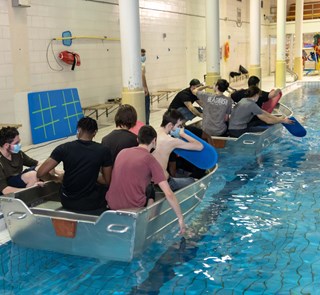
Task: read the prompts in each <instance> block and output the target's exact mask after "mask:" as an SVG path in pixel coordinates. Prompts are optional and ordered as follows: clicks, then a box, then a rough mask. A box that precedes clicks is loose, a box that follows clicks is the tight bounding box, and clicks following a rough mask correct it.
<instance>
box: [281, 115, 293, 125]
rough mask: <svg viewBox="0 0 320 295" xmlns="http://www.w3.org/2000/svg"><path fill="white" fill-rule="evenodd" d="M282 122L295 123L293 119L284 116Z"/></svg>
mask: <svg viewBox="0 0 320 295" xmlns="http://www.w3.org/2000/svg"><path fill="white" fill-rule="evenodd" d="M281 123H285V124H293V123H294V121H293V120H290V119H289V118H286V117H285V118H283V120H282V122H281Z"/></svg>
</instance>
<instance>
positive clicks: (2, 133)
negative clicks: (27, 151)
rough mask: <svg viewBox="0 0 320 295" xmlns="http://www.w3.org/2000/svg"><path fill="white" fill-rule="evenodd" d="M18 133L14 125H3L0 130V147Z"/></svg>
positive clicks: (11, 140)
mask: <svg viewBox="0 0 320 295" xmlns="http://www.w3.org/2000/svg"><path fill="white" fill-rule="evenodd" d="M17 135H19V131H18V129H17V128H15V127H9V126H8V127H3V128H1V130H0V146H1V147H2V146H3V145H4V144H5V143H11V142H13V141H14V138H15V137H16V136H17Z"/></svg>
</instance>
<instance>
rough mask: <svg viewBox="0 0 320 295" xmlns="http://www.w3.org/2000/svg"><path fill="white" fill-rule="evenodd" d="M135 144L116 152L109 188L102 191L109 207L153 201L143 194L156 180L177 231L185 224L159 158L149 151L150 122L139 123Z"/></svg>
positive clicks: (152, 132) (154, 138) (152, 138)
mask: <svg viewBox="0 0 320 295" xmlns="http://www.w3.org/2000/svg"><path fill="white" fill-rule="evenodd" d="M138 142H139V146H137V147H132V148H128V149H123V150H122V151H121V152H120V153H119V154H118V156H117V158H116V160H115V163H114V166H113V170H112V181H111V184H110V188H109V190H108V192H107V193H106V200H107V203H108V207H109V208H110V209H111V210H120V209H129V208H143V207H146V206H148V205H151V204H153V203H154V199H151V198H149V199H148V198H147V197H146V187H147V185H148V184H149V183H150V182H151V179H152V180H153V181H154V183H155V184H158V185H159V187H160V189H161V190H162V191H163V192H164V194H165V197H166V198H167V200H168V202H169V204H170V206H171V207H172V209H173V210H174V212H175V213H176V215H177V217H178V222H179V226H180V233H181V234H183V233H184V232H185V224H184V219H183V215H182V213H181V209H180V205H179V203H178V201H177V198H176V196H175V194H174V193H173V191H172V190H171V188H170V186H169V184H168V181H167V178H166V176H165V175H164V172H163V169H162V167H161V165H160V164H159V162H158V161H157V160H156V159H155V158H154V157H153V155H152V154H151V153H150V151H151V150H152V149H155V148H156V145H157V132H156V131H155V130H154V128H153V127H152V126H142V127H141V128H140V130H139V133H138Z"/></svg>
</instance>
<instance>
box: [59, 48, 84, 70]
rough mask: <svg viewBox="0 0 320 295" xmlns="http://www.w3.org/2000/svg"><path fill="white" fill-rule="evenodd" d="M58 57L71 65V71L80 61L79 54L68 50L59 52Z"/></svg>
mask: <svg viewBox="0 0 320 295" xmlns="http://www.w3.org/2000/svg"><path fill="white" fill-rule="evenodd" d="M59 58H60V59H61V60H62V61H63V62H65V63H67V64H68V65H72V67H71V70H72V71H73V70H74V68H75V66H76V65H77V66H80V64H81V61H80V55H79V54H78V53H75V52H70V51H67V50H65V51H62V52H60V53H59Z"/></svg>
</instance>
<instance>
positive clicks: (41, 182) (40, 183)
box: [34, 181, 45, 187]
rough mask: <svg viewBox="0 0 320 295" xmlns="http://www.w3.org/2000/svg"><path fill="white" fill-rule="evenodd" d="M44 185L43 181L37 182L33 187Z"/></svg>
mask: <svg viewBox="0 0 320 295" xmlns="http://www.w3.org/2000/svg"><path fill="white" fill-rule="evenodd" d="M44 185H45V183H44V182H43V181H37V182H36V183H35V184H34V186H40V187H44Z"/></svg>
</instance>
